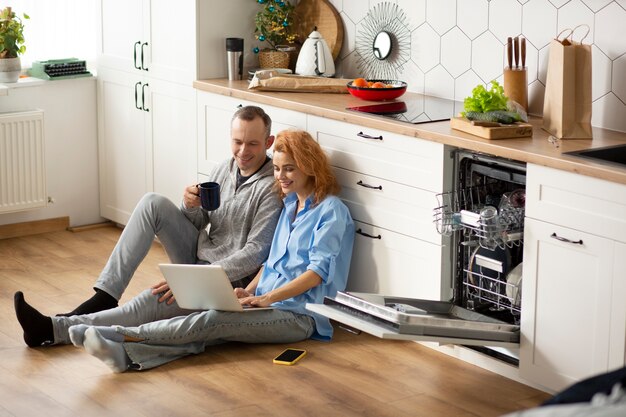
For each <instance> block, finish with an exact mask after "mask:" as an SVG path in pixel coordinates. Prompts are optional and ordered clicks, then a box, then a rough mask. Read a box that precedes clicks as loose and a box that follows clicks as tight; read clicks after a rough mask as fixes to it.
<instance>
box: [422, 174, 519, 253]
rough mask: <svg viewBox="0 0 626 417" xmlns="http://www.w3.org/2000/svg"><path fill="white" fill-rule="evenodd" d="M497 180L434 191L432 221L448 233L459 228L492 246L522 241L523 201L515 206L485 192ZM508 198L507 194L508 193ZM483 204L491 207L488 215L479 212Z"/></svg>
mask: <svg viewBox="0 0 626 417" xmlns="http://www.w3.org/2000/svg"><path fill="white" fill-rule="evenodd" d="M497 184H498V182H497V181H494V182H492V183H488V184H483V185H477V186H473V187H466V188H462V189H461V190H457V191H449V192H445V193H439V194H437V203H438V206H437V207H436V208H435V209H434V222H435V225H436V227H437V231H438V232H439V233H440V234H442V235H444V236H449V235H451V234H452V233H454V232H456V231H460V230H465V231H469V232H470V233H469V237H468V238H471V237H472V236H473V237H474V238H476V239H477V240H478V241H479V244H480V245H481V246H483V247H485V248H491V249H494V248H495V247H496V246H497V247H500V248H502V249H504V248H505V247H513V246H519V245H521V244H522V243H523V236H524V234H523V230H524V214H525V210H524V205H523V203H518V204H517V206H515V205H511V203H510V202H509V203H508V204H503V203H502V201H499V202H497V204H498V206H499V208H498V209H496V208H495V206H494V204H496V202H495V201H493V200H491V201H490V198H489V196H490V195H492V193H493V189H494V188H495V187H496V185H497ZM509 198H510V197H509ZM486 208H491V209H492V212H493V214H492V216H490V217H488V218H487V217H486V216H484V215H481V214H482V213H484V212H485V209H486Z"/></svg>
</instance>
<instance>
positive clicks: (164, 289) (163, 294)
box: [150, 281, 176, 305]
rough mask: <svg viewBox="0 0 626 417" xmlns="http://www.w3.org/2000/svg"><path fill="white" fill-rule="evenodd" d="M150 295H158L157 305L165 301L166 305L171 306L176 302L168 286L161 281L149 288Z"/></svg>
mask: <svg viewBox="0 0 626 417" xmlns="http://www.w3.org/2000/svg"><path fill="white" fill-rule="evenodd" d="M150 288H152V295H160V297H159V303H162V302H163V301H166V302H167V304H168V305H170V304H172V303H173V302H174V301H176V297H174V294H172V290H170V286H169V285H167V282H166V281H161V282H159V283H158V284H154V285H153V286H151V287H150Z"/></svg>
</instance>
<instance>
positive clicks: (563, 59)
mask: <svg viewBox="0 0 626 417" xmlns="http://www.w3.org/2000/svg"><path fill="white" fill-rule="evenodd" d="M584 28H586V29H587V33H586V34H585V36H583V37H582V39H581V40H580V42H576V41H574V40H573V37H574V34H575V33H576V32H577V31H579V29H584ZM564 33H566V34H567V36H562V35H563V34H564ZM588 33H589V26H587V25H579V26H576V27H575V28H574V29H565V30H563V31H562V32H561V33H559V35H558V36H557V37H556V39H554V40H552V42H551V43H550V49H549V57H548V75H547V79H546V92H545V97H544V102H543V128H544V130H546V131H548V132H549V133H550V134H552V135H554V136H556V137H558V138H560V139H590V138H592V131H591V45H584V44H583V41H584V39H585V38H586V37H587V34H588Z"/></svg>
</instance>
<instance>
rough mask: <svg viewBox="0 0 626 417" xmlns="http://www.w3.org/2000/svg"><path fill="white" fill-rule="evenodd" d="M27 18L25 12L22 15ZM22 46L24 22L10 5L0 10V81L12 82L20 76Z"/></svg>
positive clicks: (24, 48) (23, 50)
mask: <svg viewBox="0 0 626 417" xmlns="http://www.w3.org/2000/svg"><path fill="white" fill-rule="evenodd" d="M22 16H23V18H24V20H26V19H29V17H28V15H27V14H23V15H22ZM24 52H26V46H24V24H23V23H22V19H20V18H19V17H18V16H17V15H16V14H15V12H13V11H12V10H11V8H10V7H5V8H4V9H2V10H0V82H5V83H14V82H16V81H17V80H18V78H19V76H20V71H21V70H22V64H21V61H20V57H19V55H20V54H23V53H24Z"/></svg>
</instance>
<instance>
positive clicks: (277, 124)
mask: <svg viewBox="0 0 626 417" xmlns="http://www.w3.org/2000/svg"><path fill="white" fill-rule="evenodd" d="M197 103H198V104H197V105H198V108H197V112H198V113H197V118H198V172H200V173H203V174H209V173H210V172H211V170H212V169H213V168H214V167H215V166H216V165H217V164H219V163H220V162H221V161H223V160H224V159H225V158H228V157H229V156H231V150H230V123H231V119H232V117H233V114H234V113H235V111H237V109H238V108H239V107H241V106H247V105H258V106H259V107H262V108H263V110H265V112H266V113H267V114H269V116H270V117H271V118H272V134H274V135H275V134H276V133H278V132H280V131H281V130H283V129H288V128H300V129H306V115H305V114H302V113H298V112H294V111H292V110H285V109H281V108H279V107H273V106H269V105H266V104H262V105H260V104H257V103H253V102H249V101H246V100H241V99H237V98H233V97H227V96H222V95H220V94H213V93H208V92H205V91H198V96H197Z"/></svg>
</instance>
